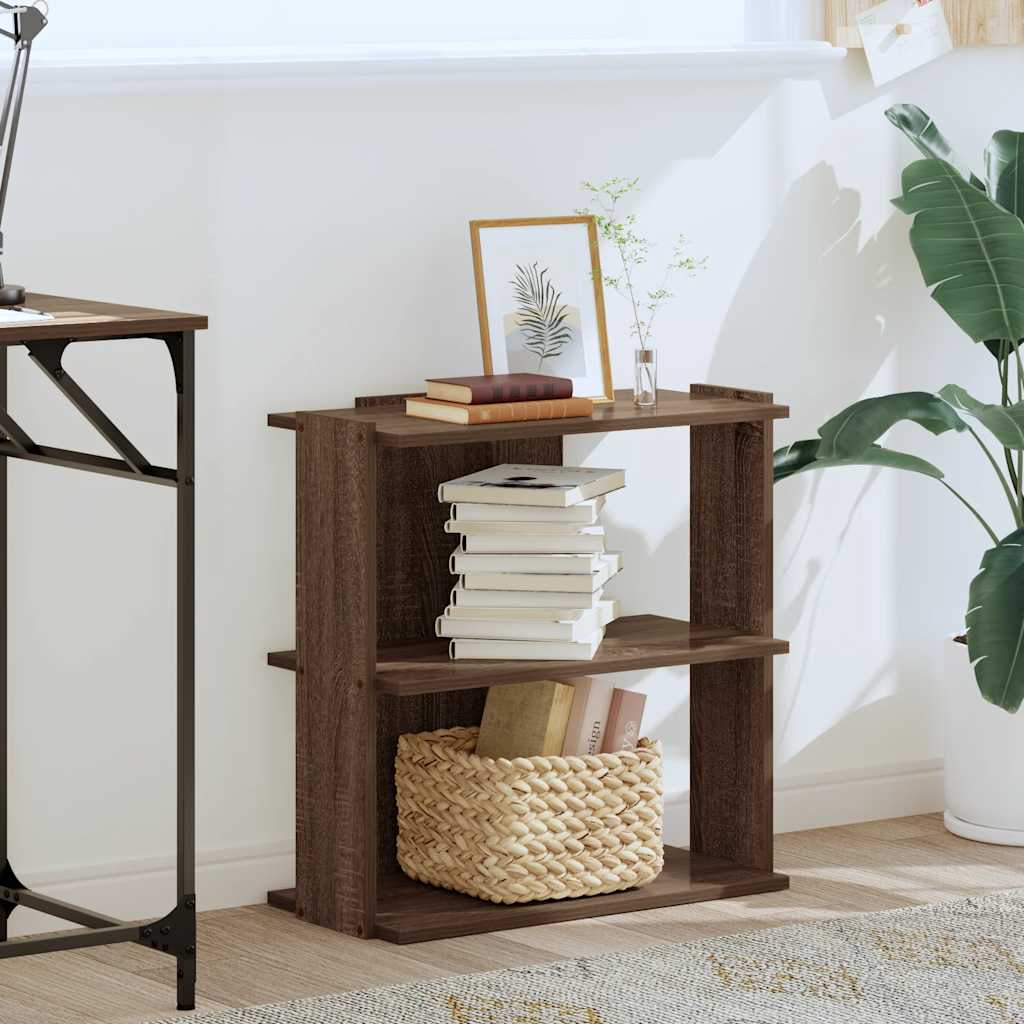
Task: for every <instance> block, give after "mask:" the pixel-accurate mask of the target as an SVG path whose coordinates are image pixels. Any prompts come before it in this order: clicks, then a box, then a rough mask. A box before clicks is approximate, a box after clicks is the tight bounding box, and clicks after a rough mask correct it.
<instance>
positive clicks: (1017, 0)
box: [943, 0, 1024, 46]
mask: <svg viewBox="0 0 1024 1024" xmlns="http://www.w3.org/2000/svg"><path fill="white" fill-rule="evenodd" d="M943 6H944V7H945V10H946V19H947V20H948V21H949V28H950V32H951V33H952V35H953V42H954V43H956V44H957V45H958V46H984V45H1011V44H1014V43H1024V2H1022V0H943Z"/></svg>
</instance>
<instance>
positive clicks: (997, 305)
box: [893, 160, 1024, 341]
mask: <svg viewBox="0 0 1024 1024" xmlns="http://www.w3.org/2000/svg"><path fill="white" fill-rule="evenodd" d="M893 203H894V204H895V205H896V206H897V207H898V208H899V209H901V210H903V212H904V213H910V214H915V215H916V216H915V218H914V226H913V227H912V228H911V229H910V244H911V245H912V246H913V248H914V253H915V255H916V256H917V262H918V263H919V264H920V266H921V273H922V274H923V275H924V280H925V283H926V284H928V285H935V286H936V287H935V289H934V290H933V291H932V298H934V299H935V301H936V302H938V304H939V305H940V306H942V308H943V309H944V310H945V311H946V312H947V313H948V314H949V315H950V316H951V317H952V318H953V320H955V321H956V323H957V324H958V325H959V326H960V327H961V328H962V329H963V330H964V331H966V332H967V334H968V335H970V337H971V338H973V339H974V340H975V341H988V340H990V339H992V338H1024V224H1022V223H1021V222H1020V220H1018V218H1017V217H1015V216H1014V215H1013V214H1012V213H1008V212H1007V211H1006V210H1004V209H1003V208H1002V207H1001V206H999V205H997V204H996V203H994V202H993V201H992V200H991V199H989V198H988V196H986V195H985V194H984V193H982V192H979V191H978V190H977V189H976V188H972V187H971V186H970V185H968V184H967V182H965V181H964V179H963V178H961V177H960V175H959V174H958V173H957V172H956V171H955V170H954V169H953V167H951V166H950V165H949V164H948V163H946V162H945V161H943V160H918V161H916V162H915V163H912V164H911V165H910V166H909V167H908V168H907V169H906V170H905V171H904V172H903V195H902V197H900V198H898V199H894V200H893Z"/></svg>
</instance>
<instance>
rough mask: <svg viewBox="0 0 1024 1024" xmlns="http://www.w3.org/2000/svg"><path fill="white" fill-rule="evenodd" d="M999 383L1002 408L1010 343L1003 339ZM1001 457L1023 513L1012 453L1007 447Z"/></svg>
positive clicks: (1006, 390)
mask: <svg viewBox="0 0 1024 1024" xmlns="http://www.w3.org/2000/svg"><path fill="white" fill-rule="evenodd" d="M999 384H1000V389H1001V393H1002V404H1003V408H1004V409H1005V408H1008V407H1009V405H1010V344H1009V342H1007V341H1003V342H1002V344H1001V345H1000V346H999ZM1003 458H1004V459H1005V461H1006V468H1007V471H1008V472H1009V474H1010V486H1011V487H1012V488H1013V492H1014V494H1016V496H1017V508H1018V509H1020V511H1021V513H1022V515H1024V493H1022V487H1021V474H1020V473H1019V472H1018V471H1017V467H1016V466H1015V465H1014V462H1013V453H1012V452H1011V451H1010V449H1009V448H1004V449H1003Z"/></svg>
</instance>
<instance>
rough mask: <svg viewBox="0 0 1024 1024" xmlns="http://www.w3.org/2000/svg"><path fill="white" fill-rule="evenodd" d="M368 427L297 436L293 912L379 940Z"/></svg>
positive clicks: (329, 426)
mask: <svg viewBox="0 0 1024 1024" xmlns="http://www.w3.org/2000/svg"><path fill="white" fill-rule="evenodd" d="M375 450H376V444H375V440H374V430H373V427H372V425H367V424H361V423H355V422H353V421H350V420H345V419H339V418H336V417H329V416H321V415H317V414H316V413H302V414H300V416H299V420H298V424H297V432H296V455H297V458H296V467H297V478H296V528H297V553H296V565H297V594H296V598H297V602H296V603H297V608H296V657H297V666H296V668H297V674H296V701H295V705H296V740H295V746H296V750H295V756H296V773H295V774H296V809H295V810H296V912H297V913H298V915H299V916H300V917H304V918H305V919H306V920H307V921H310V922H312V923H314V924H319V925H323V926H325V927H328V928H333V929H334V930H336V931H341V932H345V933H347V934H349V935H356V936H361V937H367V936H369V935H372V933H373V919H374V912H375V908H376V901H377V872H376V861H377V825H376V792H375V791H376V772H375V771H374V763H375V759H376V736H375V733H376V710H377V709H376V695H375V693H374V671H375V667H376V665H375V662H376V644H375V637H376V632H377V624H376V597H375V576H376V559H375V558H374V557H373V549H374V538H375V535H376V508H377V503H376V474H377V462H376V457H375Z"/></svg>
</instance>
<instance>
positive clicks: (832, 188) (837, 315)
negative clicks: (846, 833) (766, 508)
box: [708, 163, 911, 760]
mask: <svg viewBox="0 0 1024 1024" xmlns="http://www.w3.org/2000/svg"><path fill="white" fill-rule="evenodd" d="M860 207H861V201H860V196H859V194H858V193H857V192H856V191H854V190H852V189H845V188H840V186H839V184H838V182H837V180H836V176H835V172H834V171H833V169H832V168H831V167H830V166H828V165H826V164H824V163H820V164H818V165H816V166H815V167H813V168H812V169H811V170H809V171H808V172H807V173H806V174H804V175H803V177H801V178H800V179H798V180H797V181H796V182H795V183H794V184H793V186H792V187H791V189H790V190H789V192H788V194H787V195H786V198H785V200H784V201H783V203H782V205H781V208H780V210H779V214H778V217H777V218H776V220H775V223H774V226H773V227H772V230H771V231H770V232H769V233H768V235H767V236H766V237H765V239H764V241H763V242H762V244H761V246H760V248H759V249H758V251H757V253H756V255H755V256H754V259H753V260H752V262H751V264H750V267H749V269H748V271H747V274H746V276H745V278H744V280H743V282H742V283H741V285H740V287H739V288H738V290H737V294H736V299H735V301H734V303H733V305H732V307H731V308H730V310H729V313H728V316H727V317H726V320H725V322H724V325H723V328H722V332H721V335H720V338H719V341H718V344H717V346H716V349H715V353H714V356H713V359H712V362H711V365H710V368H709V371H708V380H709V381H711V382H712V383H715V382H718V383H729V384H733V385H738V386H744V385H746V386H751V387H757V388H763V387H765V386H767V387H768V388H770V389H771V390H774V391H775V392H776V395H777V397H778V398H779V400H780V401H783V402H787V401H791V402H793V404H794V408H793V419H792V421H789V422H787V421H783V422H782V423H781V424H779V426H778V428H777V429H778V433H779V434H780V435H781V437H780V438H779V439H777V441H776V446H779V445H781V444H783V443H785V442H787V441H790V440H796V439H797V438H801V437H813V436H815V433H816V430H817V427H818V426H820V425H821V424H822V423H823V422H824V421H825V420H826V419H828V418H829V417H830V416H832V415H834V414H835V412H836V411H838V410H839V409H841V408H843V407H844V406H845V405H848V404H850V403H851V402H854V401H856V400H857V399H858V398H860V397H862V396H863V395H864V394H865V392H866V391H868V390H869V389H870V388H871V386H872V382H873V381H874V380H875V378H876V376H877V375H878V374H879V371H880V370H881V369H882V367H883V364H884V363H885V362H886V360H887V359H888V357H889V356H890V353H891V352H892V350H893V347H894V346H895V344H896V342H897V341H898V340H899V339H900V338H901V337H905V336H906V335H907V334H908V333H909V330H910V328H911V323H910V309H909V305H908V304H907V303H906V301H905V300H904V299H902V298H901V293H902V295H904V296H905V295H906V294H907V291H908V288H909V281H905V280H903V277H904V276H905V275H909V273H910V270H911V267H910V264H908V263H907V262H901V263H899V265H895V266H894V265H893V264H891V263H890V260H891V258H892V254H893V253H900V252H901V251H902V247H904V246H905V234H906V227H905V225H904V224H902V223H901V221H900V219H899V218H897V217H893V218H891V219H889V220H888V221H887V222H886V223H885V225H884V226H883V227H882V229H881V230H880V231H879V232H878V233H877V234H876V235H874V236H872V237H871V238H869V239H867V240H865V241H864V243H863V244H861V238H860ZM751 324H762V325H764V327H763V329H762V330H760V331H759V332H758V333H756V334H753V333H752V332H751V327H750V325H751ZM823 480H824V478H823V477H821V476H816V475H809V476H807V477H802V478H800V479H797V480H793V481H791V482H789V483H788V484H787V486H786V487H785V488H782V489H780V490H779V491H778V493H777V495H776V521H777V522H778V523H779V524H781V527H782V532H783V533H784V534H786V535H787V536H788V535H790V534H791V533H793V534H795V536H793V537H791V538H789V539H788V542H787V545H786V548H787V552H788V556H787V560H786V562H785V563H783V564H779V565H778V566H777V572H778V575H777V579H778V581H779V584H780V589H781V590H783V591H784V592H785V593H786V594H788V597H787V599H786V600H785V601H784V603H783V604H782V606H781V607H779V608H777V610H776V624H775V632H776V635H778V636H783V637H793V636H795V635H797V634H798V633H799V635H800V637H801V645H802V649H801V650H799V651H798V652H797V653H796V654H795V655H793V656H790V658H786V659H781V660H780V663H779V665H778V670H777V672H778V675H777V689H778V693H779V698H778V700H779V701H780V702H781V703H780V706H779V707H778V708H777V711H778V726H777V728H778V741H777V746H778V749H779V751H780V752H781V753H783V755H784V756H785V757H786V759H787V760H790V759H792V757H793V756H795V754H797V753H799V752H800V751H801V750H803V749H804V748H805V747H807V746H808V745H810V744H812V743H814V742H815V741H817V740H818V739H820V738H821V736H823V735H825V734H826V733H827V732H831V731H834V730H836V729H840V728H847V727H848V722H847V716H849V715H850V713H851V712H852V711H854V710H856V709H857V707H858V706H859V703H858V702H859V701H866V702H868V703H870V702H873V701H875V700H879V699H881V698H883V697H884V696H886V694H885V693H884V692H883V688H882V687H880V686H879V685H878V680H875V681H874V683H873V684H872V685H871V686H869V687H868V688H867V689H861V690H860V691H859V692H857V693H850V692H845V691H842V690H839V689H837V691H836V692H835V694H834V695H832V696H830V698H829V700H828V708H827V714H825V715H823V714H822V700H821V695H820V694H817V695H816V700H815V705H816V706H815V709H814V714H813V715H803V716H802V715H801V704H802V699H801V697H802V693H803V692H804V690H805V687H806V686H807V685H808V684H809V683H810V682H811V681H812V680H811V679H810V674H811V672H812V668H813V666H814V665H815V664H817V663H818V659H816V658H815V650H814V642H813V637H814V635H815V631H814V629H813V628H812V627H813V623H814V621H815V619H816V617H817V616H818V614H819V611H820V610H821V609H822V607H823V604H824V601H825V599H826V597H827V596H828V594H829V590H828V582H829V577H830V574H831V572H832V570H833V568H834V567H835V565H836V563H837V561H838V559H839V557H840V551H841V548H842V544H843V541H844V540H845V538H846V535H847V533H848V532H849V529H850V526H851V525H852V523H853V521H854V518H855V517H856V515H857V513H858V511H859V509H860V508H861V506H862V504H863V501H864V498H865V497H866V495H867V494H868V492H869V491H870V490H871V488H872V487H873V486H874V484H875V481H876V480H877V472H875V473H872V474H870V475H869V476H868V477H867V479H866V481H865V483H864V485H863V487H862V488H861V489H860V491H859V492H858V494H857V497H856V500H855V501H854V502H853V503H852V504H851V506H850V508H849V513H848V516H847V518H846V520H845V524H844V525H843V526H842V527H841V528H840V530H839V531H838V532H837V534H836V544H835V548H834V550H833V552H832V554H831V555H830V556H829V558H828V560H827V562H825V563H824V564H823V563H822V561H821V559H820V558H813V557H812V558H809V559H808V558H801V557H800V550H801V547H802V545H803V542H804V539H805V538H806V537H807V536H808V534H809V533H810V532H811V525H812V523H813V520H814V514H815V504H816V500H817V497H818V493H819V491H820V488H821V486H822V484H823ZM797 572H799V573H802V574H803V578H802V579H793V578H791V577H792V574H794V573H797ZM808 719H812V720H813V721H811V722H808ZM850 728H852V726H850ZM798 729H804V730H807V731H806V733H805V734H801V735H796V734H795V732H794V730H798Z"/></svg>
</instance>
